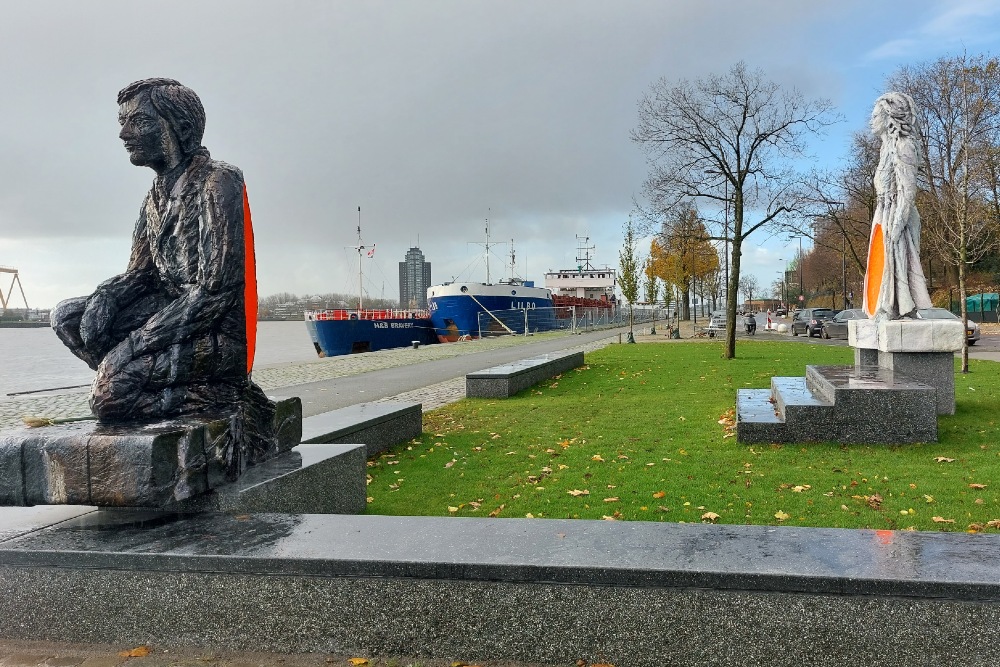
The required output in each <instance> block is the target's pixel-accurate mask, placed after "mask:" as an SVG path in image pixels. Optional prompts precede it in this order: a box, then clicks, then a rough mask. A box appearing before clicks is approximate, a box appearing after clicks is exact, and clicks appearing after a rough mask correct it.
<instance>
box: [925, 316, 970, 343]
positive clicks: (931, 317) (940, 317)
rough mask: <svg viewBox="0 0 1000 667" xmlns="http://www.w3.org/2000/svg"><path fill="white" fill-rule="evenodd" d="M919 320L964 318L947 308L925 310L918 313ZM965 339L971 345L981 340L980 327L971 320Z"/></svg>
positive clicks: (966, 328) (966, 329)
mask: <svg viewBox="0 0 1000 667" xmlns="http://www.w3.org/2000/svg"><path fill="white" fill-rule="evenodd" d="M917 318H918V319H921V320H961V319H962V318H961V317H959V316H958V315H956V314H955V313H953V312H951V311H950V310H947V309H945V308H923V309H921V310H918V311H917ZM965 339H966V340H967V341H969V345H975V344H976V341H977V340H979V325H978V324H976V323H975V322H973V321H972V320H969V326H967V327H965Z"/></svg>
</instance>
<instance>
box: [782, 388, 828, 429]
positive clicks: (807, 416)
mask: <svg viewBox="0 0 1000 667" xmlns="http://www.w3.org/2000/svg"><path fill="white" fill-rule="evenodd" d="M771 397H772V398H773V399H774V404H775V409H776V410H777V412H778V414H779V415H780V416H781V417H782V419H784V421H785V422H788V423H794V424H796V425H798V424H802V423H806V422H813V421H816V420H821V419H823V418H824V417H826V416H827V415H828V414H829V413H830V411H831V410H832V408H833V401H831V400H829V399H827V398H826V397H825V396H823V395H822V394H818V393H817V392H814V391H813V390H812V389H811V388H810V387H809V385H808V383H807V382H806V379H805V378H804V377H773V378H771Z"/></svg>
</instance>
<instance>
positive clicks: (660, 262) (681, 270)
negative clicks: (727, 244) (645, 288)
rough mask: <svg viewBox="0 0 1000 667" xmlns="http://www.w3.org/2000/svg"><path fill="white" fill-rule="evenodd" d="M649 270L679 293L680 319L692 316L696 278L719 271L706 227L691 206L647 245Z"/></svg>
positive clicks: (717, 256)
mask: <svg viewBox="0 0 1000 667" xmlns="http://www.w3.org/2000/svg"><path fill="white" fill-rule="evenodd" d="M649 255H650V271H651V272H652V273H653V275H655V276H657V277H658V278H660V280H662V281H663V282H664V283H665V284H668V285H675V286H676V287H677V289H678V290H679V291H680V293H681V301H680V303H679V304H678V306H679V312H680V316H681V319H685V320H689V319H691V307H690V303H691V291H692V290H693V289H694V290H695V291H697V289H696V285H697V283H698V282H699V281H702V280H704V279H705V278H706V277H708V276H709V275H710V274H711V273H712V272H713V271H718V270H719V254H718V253H717V252H716V250H715V247H714V246H713V245H712V244H711V243H710V242H709V234H708V230H706V229H705V224H704V223H703V222H702V221H701V218H700V217H699V216H698V210H697V209H696V208H695V207H694V206H688V207H686V208H685V209H683V210H682V211H681V212H680V213H679V214H678V215H677V217H676V218H674V219H671V220H667V221H666V222H664V223H663V227H662V229H661V231H660V233H659V235H657V236H656V237H654V238H653V242H652V244H651V245H650V248H649Z"/></svg>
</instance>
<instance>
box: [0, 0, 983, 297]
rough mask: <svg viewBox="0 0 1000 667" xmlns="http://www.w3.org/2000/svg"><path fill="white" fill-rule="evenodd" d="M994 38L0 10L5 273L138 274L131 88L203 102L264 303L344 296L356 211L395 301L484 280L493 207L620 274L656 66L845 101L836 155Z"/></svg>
mask: <svg viewBox="0 0 1000 667" xmlns="http://www.w3.org/2000/svg"><path fill="white" fill-rule="evenodd" d="M998 39H1000V3H997V2H992V1H990V0H951V1H935V0H908V1H906V2H902V1H896V0H885V1H881V2H870V1H868V0H864V1H862V0H838V2H836V3H834V2H802V1H801V0H788V1H777V0H774V1H765V0H760V1H750V0H734V1H723V0H719V1H715V2H711V1H703V2H696V1H694V0H691V1H688V0H684V1H682V0H673V1H667V0H651V1H649V2H638V1H637V2H628V1H615V2H611V1H600V2H596V1H584V0H572V1H570V0H546V1H544V2H539V1H538V0H529V1H523V2H522V1H517V0H504V1H503V2H499V1H492V2H486V1H476V0H464V1H461V2H459V1H458V0H454V1H450V2H438V1H432V0H420V1H419V2H403V1H402V0H400V1H398V2H372V1H366V2H359V1H350V2H347V1H343V0H323V1H320V2H267V3H265V2H251V1H248V0H240V1H232V2H208V1H205V0H199V1H185V0H173V1H172V2H169V3H164V2H145V1H137V0H128V1H120V2H119V1H108V0H103V1H93V2H85V3H83V2H70V1H68V0H67V1H65V2H53V1H45V0H33V1H32V2H18V3H9V4H5V5H4V11H3V20H2V22H0V79H2V84H3V85H2V91H3V93H2V95H3V97H2V103H0V114H2V122H0V264H2V265H7V266H13V267H16V268H18V269H19V270H20V272H21V280H22V282H23V284H24V289H25V292H26V293H27V298H28V302H29V305H30V306H32V307H49V306H52V305H54V304H55V303H56V302H57V301H59V300H60V299H63V298H67V297H70V296H76V295H81V294H87V293H89V292H90V291H92V290H93V289H94V287H95V286H96V285H97V283H99V282H100V281H101V280H103V279H105V278H107V277H109V276H111V275H113V274H116V273H119V272H121V271H122V270H123V269H124V267H125V264H126V262H127V259H128V251H129V243H130V234H131V231H132V227H133V225H134V222H135V218H136V216H137V213H138V210H139V205H140V203H141V201H142V199H143V196H144V195H145V192H146V190H147V189H148V188H149V185H150V183H151V181H152V177H153V172H152V171H150V170H148V169H144V168H138V167H134V166H132V165H131V164H130V163H129V161H128V157H127V155H126V153H125V150H124V149H123V147H122V145H121V142H120V141H119V139H118V136H117V134H118V124H117V112H118V109H117V105H116V103H115V97H116V95H117V92H118V90H119V89H120V88H122V87H123V86H125V85H126V84H128V83H130V82H131V81H134V80H136V79H141V78H146V77H151V76H165V77H172V78H175V79H178V80H179V81H181V82H182V83H184V84H185V85H187V86H190V87H191V88H193V89H194V90H195V91H196V92H197V93H198V94H199V95H200V97H201V99H202V101H203V103H204V105H205V108H206V111H207V114H208V127H207V131H206V135H205V141H204V143H205V145H206V146H207V147H208V148H209V150H210V151H211V152H212V155H213V157H215V158H216V159H220V160H224V161H226V162H230V163H232V164H234V165H236V166H238V167H240V168H241V169H242V170H243V172H244V175H245V177H246V181H247V187H248V190H249V196H250V203H251V208H252V210H253V219H254V226H255V232H256V239H257V262H258V281H259V292H260V293H261V294H262V295H267V294H271V293H274V292H280V291H287V292H295V293H298V294H307V293H310V294H312V293H322V292H348V291H350V292H353V291H356V281H357V277H356V272H357V261H356V258H355V256H352V253H353V251H351V250H349V249H347V247H348V246H350V245H352V244H354V243H355V242H356V241H355V236H356V226H357V221H358V215H357V208H358V206H360V207H361V209H362V217H361V221H362V229H363V233H364V238H365V241H366V243H368V244H369V245H370V244H371V243H376V244H377V250H376V257H375V260H374V261H373V262H369V263H367V264H366V273H367V274H369V278H370V280H369V282H368V284H367V285H366V290H367V291H368V292H369V293H370V294H371V295H372V296H380V295H382V293H383V290H384V295H385V296H387V297H392V298H395V297H397V296H398V294H397V292H398V288H397V280H398V274H397V263H398V262H399V261H401V260H402V259H403V255H404V254H405V252H406V249H407V248H409V247H410V246H412V245H417V244H418V242H419V246H420V247H421V249H422V250H423V251H424V254H425V255H426V257H427V259H428V261H430V262H431V263H432V265H433V276H432V277H433V280H434V281H435V282H438V281H444V280H450V279H452V277H456V276H457V277H460V278H464V279H472V280H476V279H479V280H482V279H485V270H484V269H483V268H482V263H481V262H480V263H479V264H478V265H477V266H472V265H474V264H475V262H474V260H475V258H476V257H477V255H481V253H482V250H481V248H479V247H477V246H475V245H470V244H469V242H472V241H481V240H482V237H483V227H484V221H485V219H486V218H487V217H489V218H490V226H491V231H492V235H493V238H494V240H510V239H513V240H514V242H515V247H516V250H517V256H518V270H519V273H521V274H522V275H523V274H527V275H525V276H524V277H527V278H529V279H535V280H536V281H538V282H539V283H541V282H542V280H543V278H544V273H545V271H546V270H548V269H560V268H567V267H571V266H575V264H576V261H575V255H576V252H575V251H576V236H577V235H581V236H589V237H590V239H591V243H592V244H593V245H595V246H596V261H597V263H599V264H609V265H616V264H617V262H618V248H619V247H620V245H621V236H622V225H623V223H624V221H625V220H626V219H627V217H628V213H629V211H630V210H631V208H632V206H633V203H632V202H633V197H634V196H637V195H638V194H639V193H640V191H641V186H642V182H643V179H644V177H645V174H646V164H645V162H644V157H643V154H642V153H641V151H640V150H639V148H638V147H637V146H636V145H634V144H632V143H631V142H630V140H629V136H628V135H629V130H630V129H631V128H632V127H633V126H634V125H635V123H636V103H637V101H638V99H639V98H640V96H641V95H642V94H643V92H644V91H645V90H646V89H647V88H648V87H649V85H650V84H651V83H652V82H653V81H655V80H656V79H657V78H659V77H661V76H663V77H667V78H668V79H679V78H697V77H702V76H706V75H709V74H712V73H723V72H725V71H726V70H728V69H729V68H730V67H731V66H732V65H733V64H734V63H735V62H737V61H740V60H743V61H745V62H746V63H747V64H748V65H749V66H751V67H752V68H761V69H763V70H764V72H765V73H766V74H767V75H768V76H770V77H771V78H772V79H774V80H776V81H778V82H779V83H781V84H783V85H787V86H797V87H799V89H801V90H802V92H803V93H805V94H806V95H807V96H810V97H815V96H823V97H828V98H830V99H832V100H833V102H834V104H836V105H837V107H838V110H839V111H840V113H842V114H843V115H844V116H845V118H846V122H845V123H843V124H841V125H839V126H838V127H836V128H834V129H833V130H832V131H830V132H829V133H828V134H827V136H825V137H824V138H823V139H822V140H821V141H819V142H817V143H816V144H815V145H814V147H813V151H814V153H815V154H816V155H817V158H818V162H820V163H824V164H829V165H830V166H834V165H835V164H836V163H837V162H838V161H839V160H841V159H842V158H843V156H844V155H845V153H846V148H847V145H848V139H849V136H850V133H851V132H853V131H855V130H857V129H860V128H861V127H863V126H864V123H865V121H866V119H867V117H868V114H869V112H870V110H871V106H872V103H873V102H874V100H875V98H876V97H877V96H878V95H879V94H880V93H881V92H882V86H883V82H884V80H885V77H886V75H888V74H889V73H891V72H892V71H893V70H894V69H895V68H896V67H897V66H899V65H900V64H905V63H916V62H921V61H925V60H930V59H934V58H937V57H939V56H941V55H945V54H953V53H957V52H961V50H962V49H963V48H964V49H967V50H968V51H969V53H980V52H991V51H995V50H997V49H996V47H997V43H998ZM755 241H756V243H755ZM785 243H786V242H785V241H783V240H780V239H770V240H767V239H766V237H764V236H761V237H760V238H759V239H755V238H754V237H751V239H750V241H749V242H748V244H749V247H745V252H746V253H747V254H746V255H745V256H744V267H745V269H748V270H749V271H750V272H752V273H755V274H757V276H758V278H759V280H760V282H761V284H764V285H769V284H770V283H771V282H772V281H773V280H774V278H775V277H776V274H775V272H776V271H778V270H780V267H781V262H780V261H778V258H779V257H783V256H787V255H788V253H787V252H786V248H785V247H784V246H785ZM496 252H497V253H498V254H501V255H502V254H503V253H504V252H505V249H502V248H501V249H498V250H497V251H496ZM495 261H496V262H497V263H499V260H495ZM495 266H496V264H494V265H493V267H495ZM493 267H491V268H493ZM493 270H494V275H493V277H494V278H496V277H497V275H496V269H495V268H494V269H493ZM2 276H3V274H0V286H2V288H3V289H4V291H5V292H6V289H7V287H8V285H9V279H7V280H6V281H4V280H3V278H2ZM352 281H353V285H354V286H352Z"/></svg>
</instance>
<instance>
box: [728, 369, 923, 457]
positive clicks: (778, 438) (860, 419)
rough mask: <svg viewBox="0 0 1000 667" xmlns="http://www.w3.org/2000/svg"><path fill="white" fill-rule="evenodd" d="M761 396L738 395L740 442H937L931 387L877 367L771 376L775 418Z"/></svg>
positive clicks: (741, 392) (749, 392) (751, 393)
mask: <svg viewBox="0 0 1000 667" xmlns="http://www.w3.org/2000/svg"><path fill="white" fill-rule="evenodd" d="M759 392H760V390H748V389H741V390H739V391H738V392H737V400H736V404H737V411H736V417H737V428H736V435H737V441H738V442H743V443H756V442H826V441H833V442H841V443H851V444H855V443H856V444H904V443H913V442H935V441H937V399H936V397H937V393H936V390H935V389H934V387H931V386H929V385H926V384H924V383H921V382H917V381H915V380H913V379H912V378H910V377H907V376H905V375H904V374H902V373H899V372H895V371H892V370H888V369H885V368H881V367H878V366H807V367H806V375H805V377H775V378H772V379H771V391H770V396H769V397H768V401H769V402H770V403H772V405H773V407H774V413H775V414H774V415H773V416H772V415H771V414H769V413H768V412H767V410H766V407H765V406H764V404H763V396H762V395H761V394H760V393H759ZM775 421H777V422H778V423H780V424H781V427H778V426H776V425H775Z"/></svg>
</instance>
